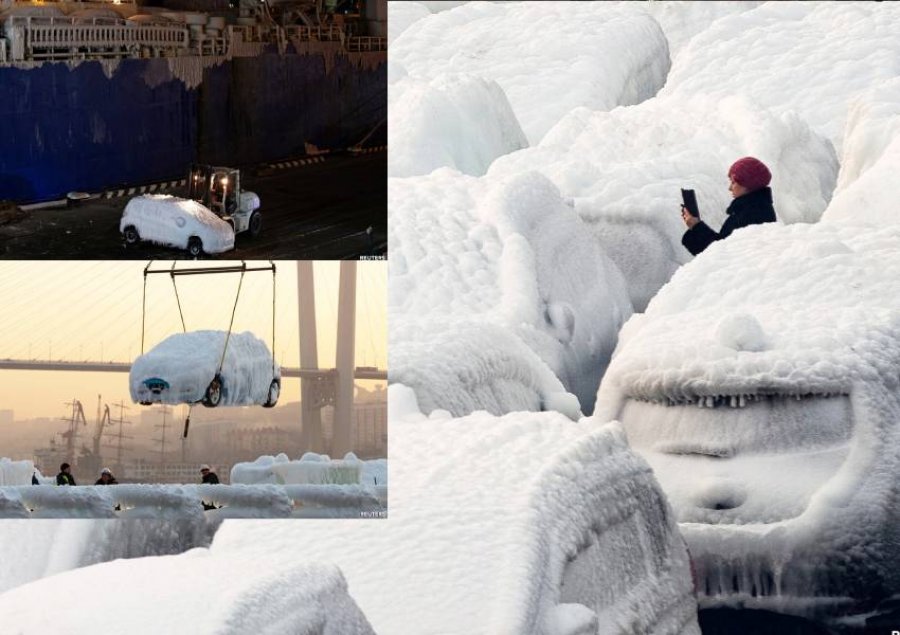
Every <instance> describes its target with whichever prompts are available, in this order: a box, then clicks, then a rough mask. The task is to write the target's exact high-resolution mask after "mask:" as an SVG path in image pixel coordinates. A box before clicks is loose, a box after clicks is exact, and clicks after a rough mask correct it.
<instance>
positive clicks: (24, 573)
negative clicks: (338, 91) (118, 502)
mask: <svg viewBox="0 0 900 635" xmlns="http://www.w3.org/2000/svg"><path fill="white" fill-rule="evenodd" d="M0 497H2V494H0ZM217 527H218V525H217V524H215V523H209V522H207V521H206V520H200V521H199V522H197V521H192V520H172V519H167V520H145V519H142V520H137V521H130V520H41V521H35V520H30V519H29V520H3V521H2V522H0V561H2V562H3V566H2V567H0V592H3V591H6V590H8V589H11V588H13V587H16V586H20V585H22V584H26V583H28V582H31V581H33V580H36V579H39V578H42V577H44V576H50V575H53V574H56V573H59V572H62V571H67V570H69V569H74V568H76V567H83V566H87V565H90V564H95V563H97V562H105V561H107V560H113V559H115V558H134V557H137V556H151V555H163V554H172V553H180V552H182V551H185V550H186V549H190V548H192V547H197V546H205V545H208V544H209V542H210V540H211V539H212V534H213V532H214V531H215V529H216V528H217ZM0 623H2V624H4V625H6V626H9V625H10V623H9V622H7V621H5V620H0ZM64 630H66V629H64ZM66 632H68V631H66Z"/></svg>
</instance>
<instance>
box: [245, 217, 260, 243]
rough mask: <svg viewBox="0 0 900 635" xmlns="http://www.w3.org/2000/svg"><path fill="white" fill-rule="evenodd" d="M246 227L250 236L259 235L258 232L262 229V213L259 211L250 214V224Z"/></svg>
mask: <svg viewBox="0 0 900 635" xmlns="http://www.w3.org/2000/svg"><path fill="white" fill-rule="evenodd" d="M248 229H249V230H250V238H256V237H257V236H259V232H260V230H261V229H262V215H261V214H260V213H259V212H253V213H252V214H250V224H249V226H248Z"/></svg>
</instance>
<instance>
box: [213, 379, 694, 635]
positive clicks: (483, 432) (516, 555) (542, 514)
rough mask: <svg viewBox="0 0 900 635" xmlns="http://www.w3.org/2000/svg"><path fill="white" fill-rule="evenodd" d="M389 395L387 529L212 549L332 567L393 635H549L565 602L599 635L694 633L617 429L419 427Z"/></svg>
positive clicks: (418, 418)
mask: <svg viewBox="0 0 900 635" xmlns="http://www.w3.org/2000/svg"><path fill="white" fill-rule="evenodd" d="M389 390H390V394H389V402H390V404H391V408H390V412H391V417H392V418H391V422H390V425H391V462H392V463H391V480H392V485H391V497H392V500H391V518H390V520H389V521H388V522H386V523H372V522H357V523H349V522H332V521H327V520H324V521H320V522H315V523H303V522H295V523H272V522H255V523H246V522H241V523H227V522H226V523H225V524H224V525H223V526H222V528H221V530H220V531H219V533H218V534H217V536H216V539H215V541H214V544H213V546H212V548H211V553H212V554H213V555H215V556H217V557H220V558H246V559H248V560H250V561H252V560H255V559H257V558H264V557H269V556H271V555H277V557H279V558H281V559H285V560H291V561H297V560H300V561H317V560H318V561H323V562H331V563H334V564H336V565H337V566H339V567H340V568H341V570H342V571H343V572H344V574H345V576H346V577H347V581H348V584H349V587H350V589H351V591H352V593H353V596H354V598H355V599H356V600H357V602H358V603H359V606H360V607H361V609H362V610H363V612H364V613H365V614H366V616H367V617H368V618H369V620H370V621H371V623H372V626H373V628H374V629H375V631H376V632H378V633H381V634H385V635H389V634H391V633H396V634H401V633H402V634H404V635H405V634H407V633H426V632H441V633H459V634H463V633H465V634H467V635H468V634H472V633H500V632H505V633H549V632H552V631H548V630H545V627H546V626H547V625H548V624H552V623H558V620H559V619H561V617H560V616H559V614H558V611H557V609H556V607H557V606H558V605H559V604H569V605H571V604H583V605H584V606H585V607H586V608H585V609H584V610H583V611H582V615H583V614H584V611H588V612H590V611H593V612H594V613H595V614H596V615H597V616H598V617H597V619H598V620H599V623H600V625H601V628H600V631H599V632H603V633H621V634H624V633H634V632H645V633H651V632H654V633H679V632H682V633H698V632H699V631H698V629H697V626H696V621H695V610H696V608H695V606H696V605H695V603H694V600H693V597H692V595H691V586H690V574H689V573H688V562H687V556H686V553H685V551H684V549H683V543H682V541H681V539H680V537H679V536H678V533H677V531H676V529H675V525H674V519H673V517H672V516H671V514H670V513H668V509H667V505H666V503H665V500H664V499H663V498H662V497H661V495H660V493H659V490H658V487H657V485H656V482H655V480H654V478H653V476H652V474H651V473H650V471H649V469H648V467H647V466H646V464H644V463H643V461H641V460H640V459H638V458H637V457H636V456H635V455H634V453H632V452H631V451H630V450H628V448H627V447H626V445H625V444H624V441H623V438H622V435H621V432H620V431H619V430H618V427H617V426H606V427H602V428H599V427H597V426H595V425H593V424H592V423H591V422H589V421H586V420H585V421H582V422H580V423H576V422H572V421H570V420H568V419H567V418H565V417H563V416H561V415H559V414H557V413H549V412H548V413H515V414H509V415H506V416H504V417H499V418H498V417H493V416H491V415H488V414H486V413H483V412H482V413H477V414H473V415H470V416H467V417H464V418H461V419H451V418H448V417H447V416H446V415H445V416H434V417H432V418H431V419H430V420H428V422H427V424H425V423H424V422H423V420H424V419H425V416H424V415H422V414H419V413H417V412H416V411H415V410H414V408H415V406H414V405H413V404H414V403H415V398H414V396H413V394H412V391H411V390H410V389H408V388H406V387H404V386H402V385H398V384H393V385H392V386H391V387H390V389H389ZM398 398H399V399H400V402H399V403H398V407H399V405H400V403H406V405H407V409H406V411H407V412H408V413H409V414H408V417H407V419H406V420H403V421H400V420H397V419H395V418H394V413H395V412H398V411H399V410H396V409H395V408H394V407H393V404H394V403H395V400H396V399H398ZM375 525H377V526H375ZM620 528H623V529H620ZM595 532H596V533H599V534H600V535H601V536H605V539H604V540H600V541H599V544H600V545H602V546H600V547H597V546H591V545H594V544H596V543H597V542H598V541H597V540H596V539H595V538H593V537H592V536H595V535H596V533H595ZM585 565H589V566H587V567H585ZM592 567H593V569H592ZM618 567H622V568H621V569H619V568H618ZM596 570H615V571H617V572H618V573H617V576H620V578H619V580H618V581H610V580H608V579H607V577H606V576H596V575H592V573H591V572H592V571H596ZM436 571H437V572H440V575H435V572H436ZM617 582H621V584H619V583H617ZM401 605H402V606H403V610H397V606H401ZM567 612H568V613H569V617H570V618H571V617H572V611H571V610H569V611H567ZM551 615H555V616H556V620H555V621H554V620H553V619H552V618H551Z"/></svg>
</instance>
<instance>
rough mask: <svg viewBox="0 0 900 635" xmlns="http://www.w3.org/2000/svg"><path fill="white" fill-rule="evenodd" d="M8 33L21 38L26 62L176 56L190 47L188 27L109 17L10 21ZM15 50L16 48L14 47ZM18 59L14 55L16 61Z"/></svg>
mask: <svg viewBox="0 0 900 635" xmlns="http://www.w3.org/2000/svg"><path fill="white" fill-rule="evenodd" d="M10 21H11V22H10V23H9V24H8V25H7V32H8V33H10V32H11V33H13V34H15V35H19V36H21V37H22V39H23V42H22V44H23V46H20V47H19V49H18V50H19V55H21V56H22V57H23V58H24V59H35V60H42V59H71V58H73V57H74V58H79V57H127V56H137V55H139V54H141V52H142V51H144V50H147V49H149V50H150V51H151V52H155V53H156V54H163V53H166V52H168V53H170V54H174V53H175V52H176V51H178V50H179V49H185V48H187V46H188V45H189V40H190V34H189V31H188V29H187V28H186V27H184V26H176V25H164V24H160V25H157V24H140V25H138V24H130V23H128V22H127V21H125V20H112V19H108V18H93V19H86V20H85V19H78V18H35V17H31V16H15V17H11V18H10ZM13 50H14V51H15V50H16V47H15V46H14V47H13ZM16 59H18V56H13V60H16Z"/></svg>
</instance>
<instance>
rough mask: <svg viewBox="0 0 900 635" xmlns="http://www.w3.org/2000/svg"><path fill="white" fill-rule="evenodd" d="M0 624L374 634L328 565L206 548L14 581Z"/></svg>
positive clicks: (64, 629)
mask: <svg viewBox="0 0 900 635" xmlns="http://www.w3.org/2000/svg"><path fill="white" fill-rule="evenodd" d="M61 588H63V589H66V591H65V593H60V592H59V589H61ZM110 590H114V593H110ZM51 597H52V598H53V610H46V604H47V599H48V598H51ZM0 623H3V624H5V625H7V627H11V628H13V629H14V630H15V632H18V633H35V634H37V633H130V634H132V635H140V634H144V633H146V634H147V635H156V634H157V633H171V634H172V635H176V634H182V633H183V634H185V635H189V634H191V635H192V634H194V633H216V634H218V635H230V634H233V635H243V634H245V633H260V634H270V635H277V634H281V633H322V634H323V635H344V634H346V635H357V634H358V635H363V634H370V633H372V632H373V631H372V628H371V626H370V625H369V623H368V621H367V620H366V618H365V616H364V615H363V614H362V612H361V611H360V610H359V607H358V606H357V605H356V603H355V602H354V601H353V598H351V597H350V594H349V592H348V589H347V583H346V582H345V580H344V577H343V576H342V575H341V572H340V570H338V568H337V567H335V566H333V565H327V564H317V563H314V562H310V563H306V562H304V563H298V562H297V561H293V562H285V561H284V559H283V558H278V557H274V556H273V557H270V558H266V559H252V560H249V559H245V558H241V557H220V556H216V555H215V554H211V553H210V552H209V551H207V550H206V549H195V550H192V551H189V552H188V553H185V554H183V555H180V556H164V557H156V558H139V559H133V560H117V561H115V562H108V563H105V564H98V565H95V566H92V567H86V568H83V569H77V570H75V571H69V572H67V573H63V574H60V575H58V576H55V577H52V578H47V579H44V580H40V581H37V582H33V583H31V584H28V585H25V586H21V587H18V588H17V589H14V590H12V591H8V592H6V593H4V594H2V595H0Z"/></svg>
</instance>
